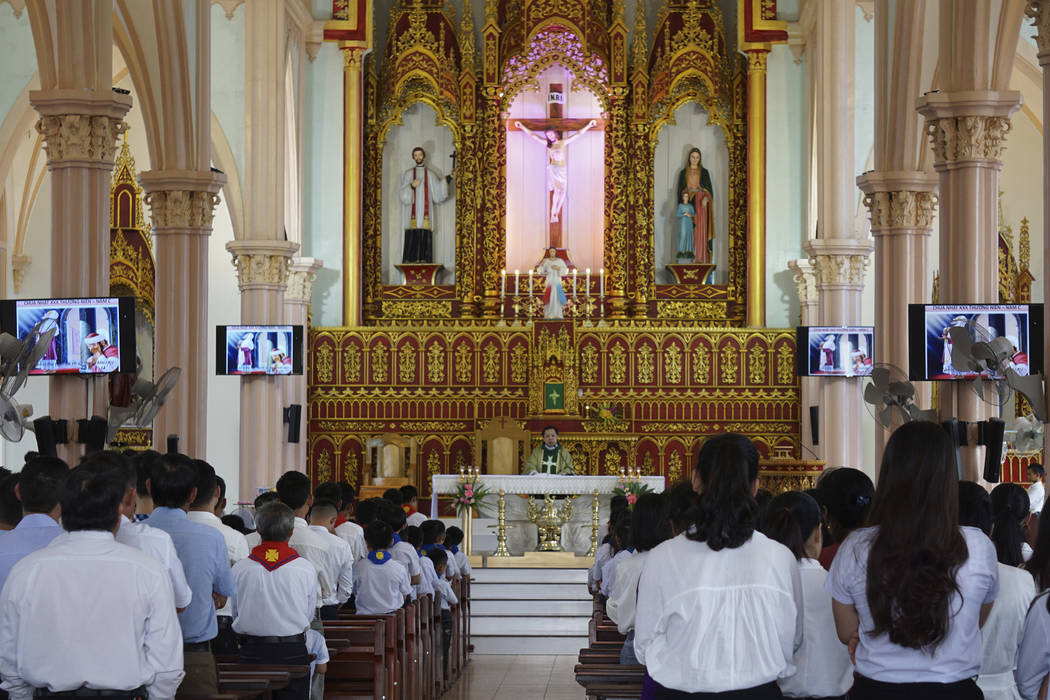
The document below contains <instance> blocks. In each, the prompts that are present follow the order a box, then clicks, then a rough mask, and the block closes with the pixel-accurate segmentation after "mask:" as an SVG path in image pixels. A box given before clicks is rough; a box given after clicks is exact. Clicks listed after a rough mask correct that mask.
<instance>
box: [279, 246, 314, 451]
mask: <svg viewBox="0 0 1050 700" xmlns="http://www.w3.org/2000/svg"><path fill="white" fill-rule="evenodd" d="M321 265H322V262H321V261H320V260H317V259H316V258H293V259H292V267H291V271H290V272H289V275H288V288H287V289H286V290H285V292H284V320H285V322H286V323H290V324H292V325H300V326H302V327H303V331H304V333H303V353H304V354H303V373H302V374H301V375H292V376H290V377H285V378H284V381H283V383H282V386H281V388H282V390H283V393H284V400H283V401H282V403H283V405H284V406H290V405H292V404H298V405H300V406H302V418H301V419H300V420H299V442H298V443H291V442H286V443H285V446H284V463H285V464H288V465H294V466H296V467H299V466H302V467H303V468H305V466H306V414H307V409H308V407H309V395H308V393H307V377H308V376H309V372H310V367H309V360H310V353H309V349H308V348H309V345H308V339H307V337H306V331H308V330H309V327H310V325H309V324H310V294H311V291H312V289H313V284H314V280H316V279H317V271H318V270H320V269H321ZM288 428H289V426H287V425H286V426H285V430H286V431H287V430H288Z"/></svg>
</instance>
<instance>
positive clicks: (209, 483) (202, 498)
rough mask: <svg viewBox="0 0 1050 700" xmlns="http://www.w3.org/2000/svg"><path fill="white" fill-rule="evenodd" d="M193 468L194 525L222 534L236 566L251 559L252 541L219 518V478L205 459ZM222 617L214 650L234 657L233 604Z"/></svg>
mask: <svg viewBox="0 0 1050 700" xmlns="http://www.w3.org/2000/svg"><path fill="white" fill-rule="evenodd" d="M193 466H194V467H195V468H196V470H197V497H196V498H195V499H193V502H192V503H190V510H189V512H188V513H187V514H186V517H188V518H189V519H190V520H191V521H192V522H195V523H200V524H202V525H207V526H208V527H210V528H214V529H216V530H218V531H219V532H220V533H221V534H222V539H224V540H225V541H226V556H227V559H228V560H229V562H230V566H233V565H234V564H236V563H237V562H239V561H240V560H241V559H246V558H247V557H248V551H249V549H248V540H247V539H246V538H245V537H244V535H242V534H241V533H239V532H237V531H236V530H234V529H233V528H232V527H230V526H229V525H224V524H223V522H222V521H221V520H219V516H217V515H216V514H215V511H216V509H217V508H218V507H219V498H220V493H219V477H218V476H216V474H215V469H214V467H212V466H211V465H210V464H208V463H207V462H205V461H204V460H202V459H195V460H193ZM216 614H217V615H218V617H217V619H216V622H217V623H218V625H219V634H218V635H217V636H216V637H215V639H214V640H212V650H213V651H216V652H219V653H224V654H234V653H236V652H237V639H236V637H235V636H234V634H233V628H232V627H231V624H232V622H233V608H232V606H231V602H230V601H229V600H227V601H226V605H224V606H222V607H221V608H219V609H218V610H217V611H216Z"/></svg>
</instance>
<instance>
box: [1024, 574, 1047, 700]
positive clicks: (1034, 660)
mask: <svg viewBox="0 0 1050 700" xmlns="http://www.w3.org/2000/svg"><path fill="white" fill-rule="evenodd" d="M1048 673H1050V595H1047V591H1043V592H1042V593H1040V594H1039V596H1038V597H1037V598H1036V599H1035V600H1034V601H1033V602H1032V606H1031V607H1030V608H1029V609H1028V616H1027V617H1025V621H1024V630H1023V631H1022V634H1021V648H1020V650H1019V651H1018V654H1017V672H1016V678H1017V690H1018V691H1020V695H1021V697H1022V698H1024V700H1036V698H1043V697H1045V695H1040V692H1039V691H1040V687H1041V686H1042V684H1043V680H1044V679H1045V678H1046V675H1047V674H1048Z"/></svg>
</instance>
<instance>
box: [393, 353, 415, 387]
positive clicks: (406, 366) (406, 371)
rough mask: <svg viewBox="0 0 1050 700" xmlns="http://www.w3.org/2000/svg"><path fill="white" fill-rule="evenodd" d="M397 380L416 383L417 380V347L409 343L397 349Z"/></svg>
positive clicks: (403, 382)
mask: <svg viewBox="0 0 1050 700" xmlns="http://www.w3.org/2000/svg"><path fill="white" fill-rule="evenodd" d="M397 380H398V381H399V382H401V383H402V384H414V383H415V381H416V349H415V348H414V347H412V345H410V344H409V343H405V344H404V345H402V346H401V347H400V348H399V349H398V351H397Z"/></svg>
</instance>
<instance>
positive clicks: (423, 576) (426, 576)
mask: <svg viewBox="0 0 1050 700" xmlns="http://www.w3.org/2000/svg"><path fill="white" fill-rule="evenodd" d="M401 541H402V542H407V543H408V544H410V545H412V548H413V549H415V550H416V553H417V554H418V555H419V568H420V577H419V583H418V584H417V585H416V586H414V588H415V591H416V598H419V597H420V596H425V595H429V596H431V597H434V584H435V583H436V581H437V574H436V573H435V572H434V564H433V563H432V562H431V561H430V560H429V559H427V558H426V557H425V556H424V554H423V552H422V551H421V547H422V546H423V532H422V531H421V530H420V529H419V528H418V527H413V526H412V525H406V526H405V529H404V530H402V531H401Z"/></svg>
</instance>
